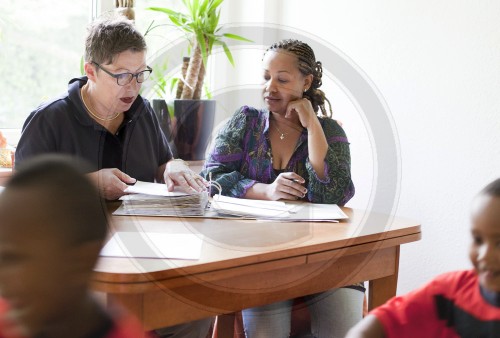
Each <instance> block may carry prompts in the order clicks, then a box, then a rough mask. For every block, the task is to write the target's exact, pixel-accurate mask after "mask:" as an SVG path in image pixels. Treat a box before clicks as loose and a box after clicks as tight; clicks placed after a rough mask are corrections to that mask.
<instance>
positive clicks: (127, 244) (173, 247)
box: [100, 231, 203, 260]
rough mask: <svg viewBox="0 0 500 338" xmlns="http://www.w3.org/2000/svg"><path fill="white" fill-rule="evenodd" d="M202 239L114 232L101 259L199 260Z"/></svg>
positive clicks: (193, 235) (151, 233) (177, 235)
mask: <svg viewBox="0 0 500 338" xmlns="http://www.w3.org/2000/svg"><path fill="white" fill-rule="evenodd" d="M202 244H203V239H202V236H201V235H195V234H169V233H161V232H123V231H119V232H115V233H114V234H113V237H111V239H110V240H109V241H108V242H107V243H106V245H105V246H104V247H103V248H102V250H101V254H100V255H101V256H102V257H129V258H131V257H133V258H170V259H193V260H197V259H200V256H201V246H202Z"/></svg>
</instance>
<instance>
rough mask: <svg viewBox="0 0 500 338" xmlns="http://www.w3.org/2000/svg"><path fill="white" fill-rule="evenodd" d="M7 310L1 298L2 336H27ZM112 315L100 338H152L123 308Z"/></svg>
mask: <svg viewBox="0 0 500 338" xmlns="http://www.w3.org/2000/svg"><path fill="white" fill-rule="evenodd" d="M7 310H8V304H7V303H6V302H5V301H4V300H2V299H1V298H0V338H27V337H25V336H23V335H20V334H18V333H16V332H17V330H16V326H15V324H14V323H12V322H11V321H9V320H7V319H6V316H5V314H6V312H7ZM110 316H111V317H112V323H111V325H110V327H109V329H105V330H104V331H105V332H102V335H99V338H150V336H149V334H147V333H145V332H144V330H143V329H142V326H141V323H140V322H139V321H138V320H137V319H136V318H135V317H133V316H131V315H130V314H128V313H127V312H126V311H124V310H122V309H121V308H115V309H113V311H112V312H111V314H110ZM96 338H97V337H96Z"/></svg>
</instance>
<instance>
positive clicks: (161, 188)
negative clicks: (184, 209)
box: [125, 181, 188, 197]
mask: <svg viewBox="0 0 500 338" xmlns="http://www.w3.org/2000/svg"><path fill="white" fill-rule="evenodd" d="M125 192H126V193H128V194H145V195H152V196H166V197H175V196H186V195H188V194H186V193H185V192H181V191H168V189H167V185H166V184H163V183H151V182H142V181H137V182H135V184H134V185H131V186H128V187H127V189H125Z"/></svg>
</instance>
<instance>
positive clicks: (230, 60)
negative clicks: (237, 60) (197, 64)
mask: <svg viewBox="0 0 500 338" xmlns="http://www.w3.org/2000/svg"><path fill="white" fill-rule="evenodd" d="M222 48H223V49H224V53H226V56H227V59H228V60H229V62H230V63H231V65H232V66H233V67H234V60H233V55H232V54H231V51H230V50H229V47H228V46H227V44H226V43H225V42H222Z"/></svg>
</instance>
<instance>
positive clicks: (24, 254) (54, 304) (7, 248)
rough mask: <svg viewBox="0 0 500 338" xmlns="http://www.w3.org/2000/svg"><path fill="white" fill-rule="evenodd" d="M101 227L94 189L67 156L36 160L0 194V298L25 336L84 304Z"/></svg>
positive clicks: (103, 218) (104, 225)
mask: <svg viewBox="0 0 500 338" xmlns="http://www.w3.org/2000/svg"><path fill="white" fill-rule="evenodd" d="M106 232H107V213H106V209H105V205H104V204H103V203H102V201H101V198H100V196H99V193H98V191H97V189H96V188H95V187H94V186H93V185H92V183H90V181H88V180H87V178H86V177H85V176H84V175H83V174H82V173H81V171H80V170H79V168H77V167H76V166H75V165H74V164H73V163H72V161H71V160H70V159H68V158H66V157H62V156H57V155H45V156H41V157H39V158H35V159H33V160H31V161H27V162H26V163H24V164H23V166H21V168H19V170H18V171H17V172H16V173H15V174H14V175H13V176H12V178H11V179H10V180H9V181H8V182H7V184H6V186H5V190H4V191H3V192H2V193H0V297H1V298H3V299H4V300H6V301H7V302H8V304H9V305H10V311H9V316H10V317H12V319H14V320H15V321H16V322H18V323H19V324H20V325H21V326H22V328H23V330H26V331H27V333H29V334H30V335H36V334H39V333H43V331H44V329H45V328H47V327H50V326H52V325H57V322H58V321H61V320H64V317H65V315H67V314H68V313H70V312H71V311H72V309H74V308H75V307H77V306H79V305H80V304H81V303H82V302H84V301H87V295H88V291H87V287H88V283H89V281H90V277H91V274H92V270H93V266H94V264H95V262H96V260H97V257H98V255H99V251H100V248H101V245H102V242H103V240H104V238H105V236H106Z"/></svg>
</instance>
